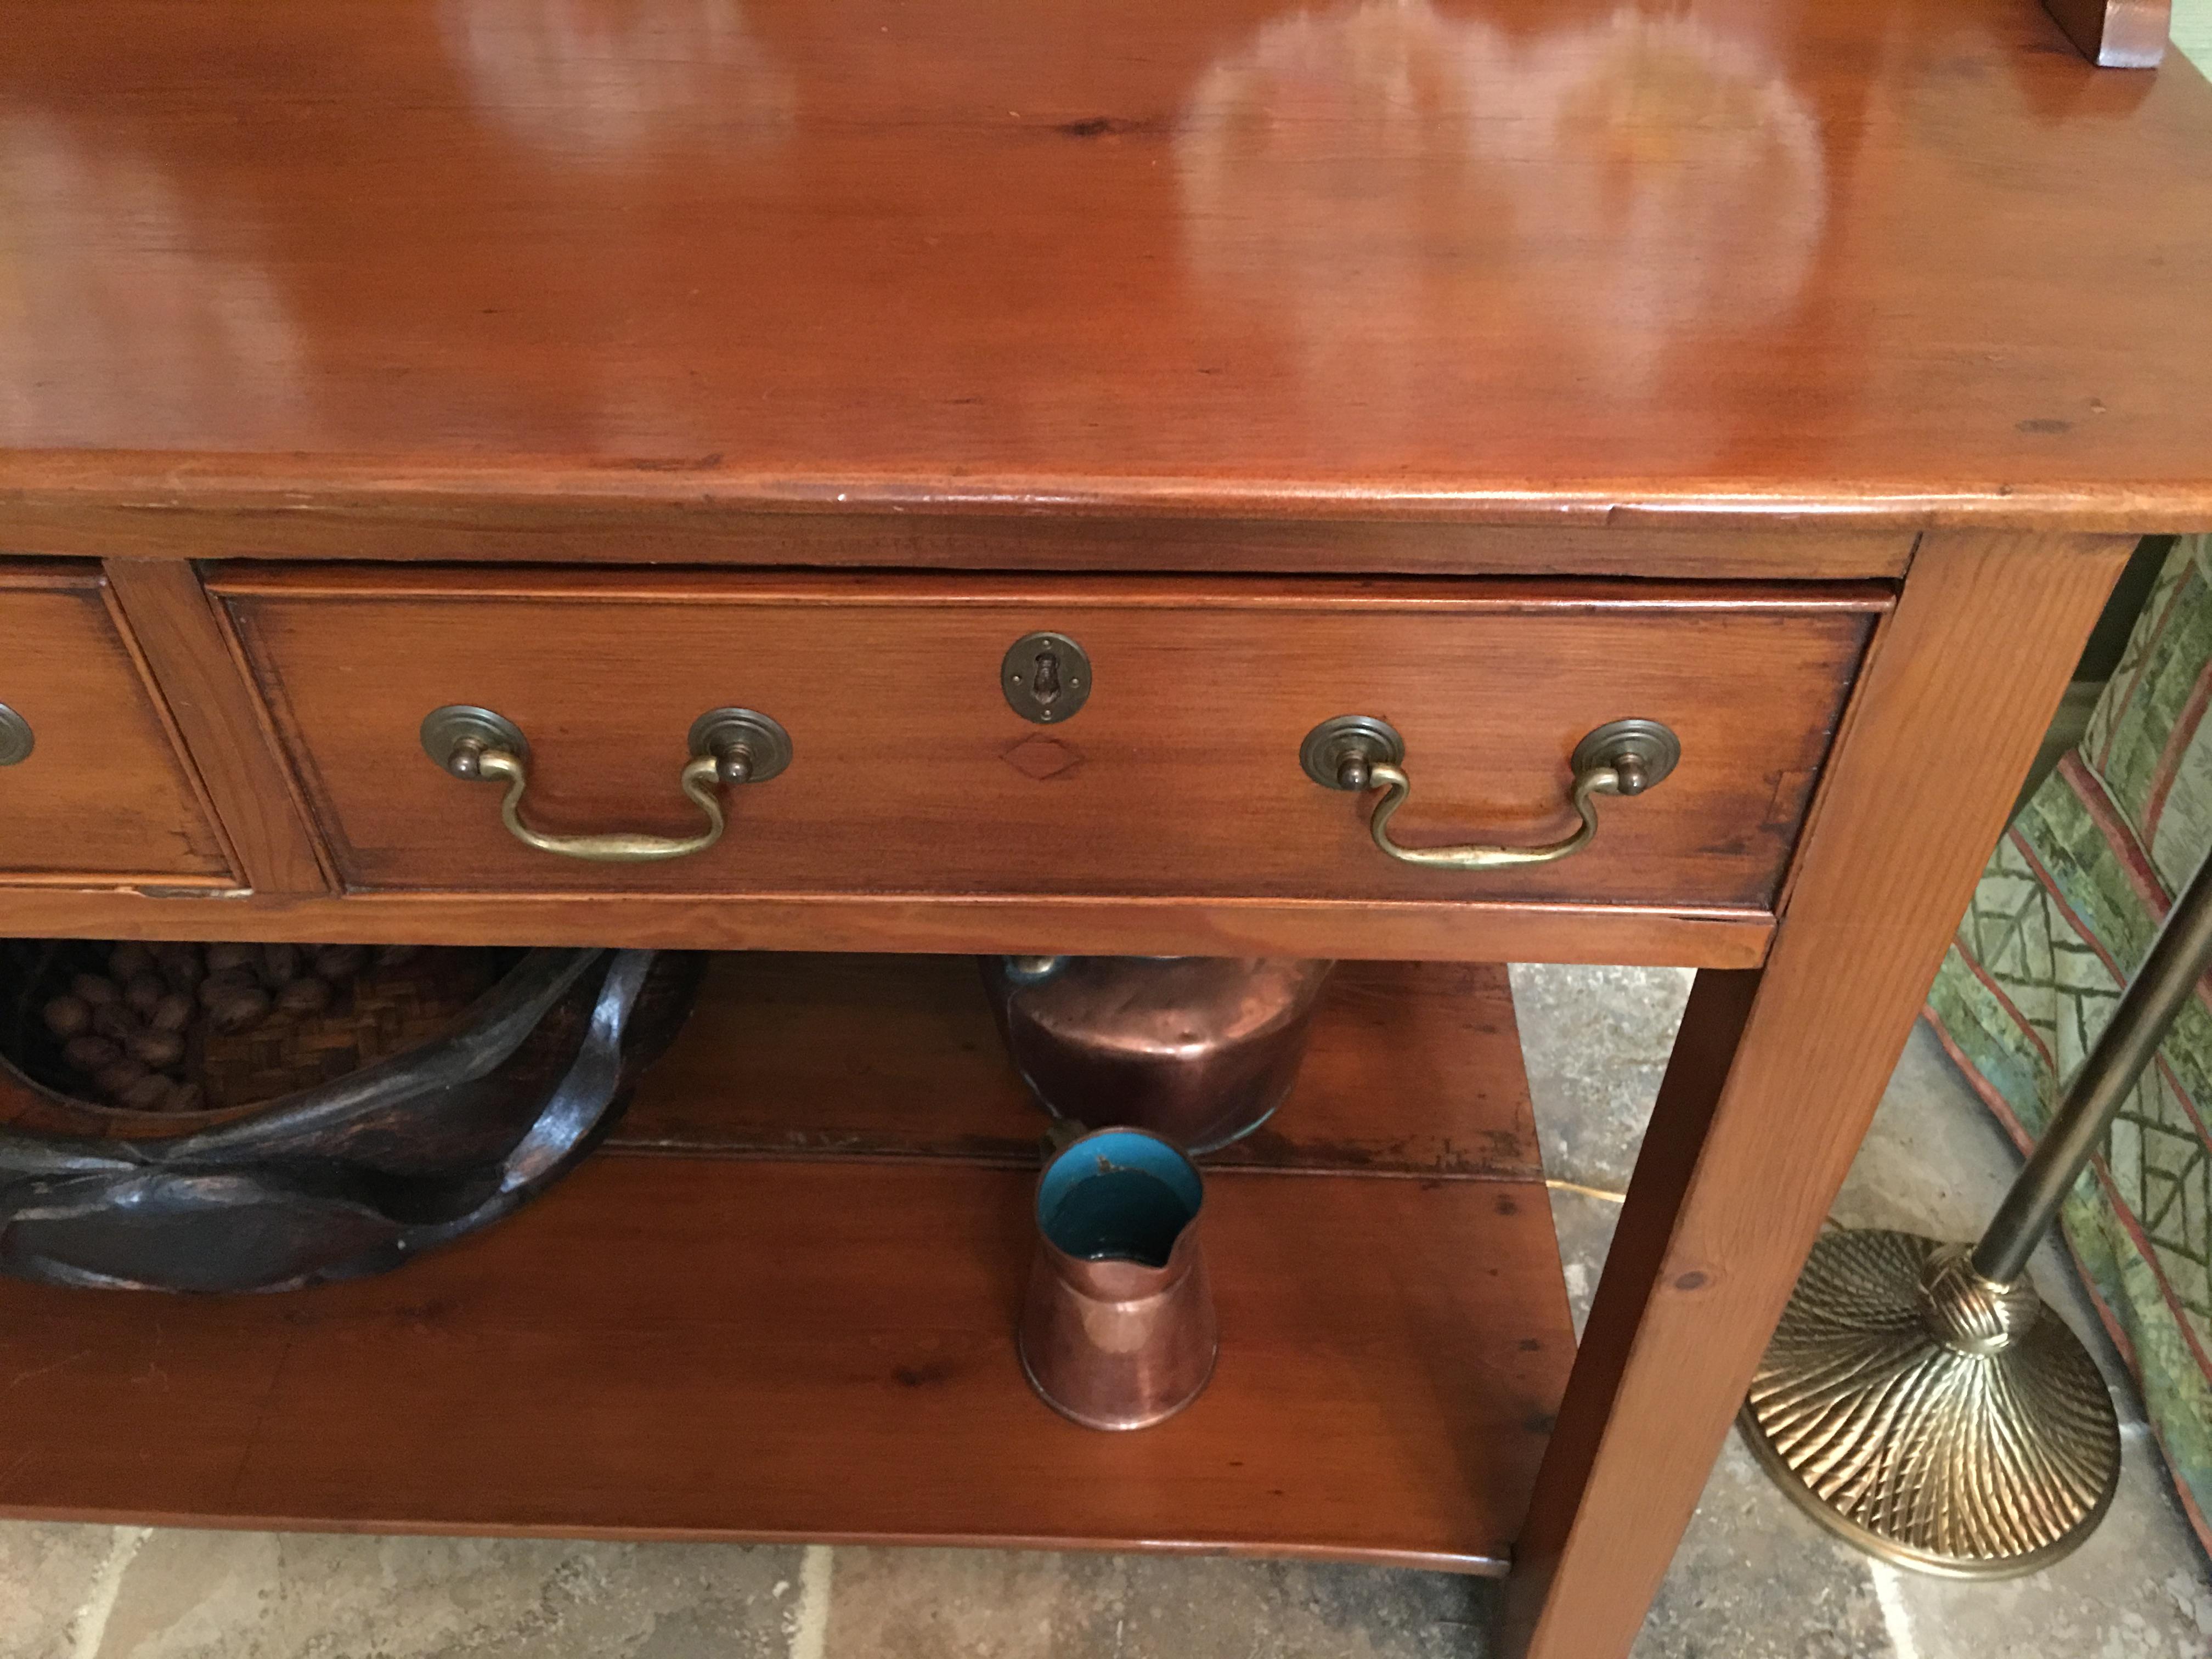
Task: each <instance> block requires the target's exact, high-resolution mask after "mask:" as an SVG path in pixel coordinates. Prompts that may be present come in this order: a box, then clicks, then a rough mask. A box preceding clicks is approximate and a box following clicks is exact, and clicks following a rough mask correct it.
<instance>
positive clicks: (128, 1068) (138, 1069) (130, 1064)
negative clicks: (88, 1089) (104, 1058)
mask: <svg viewBox="0 0 2212 1659" xmlns="http://www.w3.org/2000/svg"><path fill="white" fill-rule="evenodd" d="M149 1075H150V1074H149V1073H148V1072H147V1070H146V1067H145V1066H144V1065H143V1064H142V1063H141V1062H140V1061H138V1060H129V1059H125V1060H110V1061H109V1062H108V1063H107V1064H106V1065H105V1066H101V1067H100V1073H99V1074H98V1075H97V1076H96V1077H94V1079H93V1081H94V1083H97V1084H98V1085H100V1089H101V1091H102V1092H104V1093H106V1094H111V1095H119V1094H121V1093H122V1092H123V1091H125V1089H128V1088H129V1087H130V1086H131V1085H132V1084H134V1083H136V1082H137V1081H138V1079H141V1078H143V1077H146V1076H149Z"/></svg>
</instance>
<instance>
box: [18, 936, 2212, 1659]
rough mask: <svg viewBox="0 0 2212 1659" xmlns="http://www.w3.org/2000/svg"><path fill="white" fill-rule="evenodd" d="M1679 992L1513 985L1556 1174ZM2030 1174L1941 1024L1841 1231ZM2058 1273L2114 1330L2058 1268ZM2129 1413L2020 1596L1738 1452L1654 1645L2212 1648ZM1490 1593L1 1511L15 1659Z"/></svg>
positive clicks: (348, 1649) (616, 1652)
mask: <svg viewBox="0 0 2212 1659" xmlns="http://www.w3.org/2000/svg"><path fill="white" fill-rule="evenodd" d="M1687 982H1688V976H1687V975H1681V974H1674V973H1668V972H1654V971H1649V970H1631V969H1559V968H1544V969H1516V970H1515V975H1514V990H1515V996H1516V1002H1517V1004H1518V1006H1519V1008H1520V1012H1521V1018H1522V1028H1523V1036H1524V1040H1525V1042H1526V1045H1527V1048H1528V1060H1529V1073H1530V1081H1531V1085H1532V1086H1533V1088H1534V1092H1535V1097H1536V1104H1537V1111H1538V1116H1539V1120H1540V1122H1541V1126H1542V1127H1543V1130H1544V1132H1545V1135H1546V1143H1547V1144H1546V1155H1547V1159H1548V1161H1549V1163H1550V1165H1551V1167H1552V1170H1553V1172H1554V1173H1555V1174H1558V1175H1560V1176H1566V1177H1569V1178H1571V1179H1573V1180H1575V1181H1577V1182H1583V1183H1585V1184H1588V1185H1590V1186H1595V1187H1604V1188H1618V1187H1620V1185H1621V1184H1623V1183H1624V1182H1626V1178H1627V1176H1628V1172H1629V1168H1630V1164H1631V1163H1632V1159H1633V1157H1634V1153H1635V1147H1636V1143H1637V1139H1638V1135H1639V1133H1640V1132H1641V1127H1642V1122H1643V1118H1644V1113H1645V1112H1646V1111H1647V1110H1648V1109H1649V1108H1650V1100H1651V1096H1652V1092H1653V1091H1654V1090H1655V1089H1656V1086H1657V1082H1658V1077H1659V1072H1660V1068H1661V1066H1662V1064H1663V1063H1664V1060H1665V1058H1666V1054H1667V1050H1668V1045H1669V1043H1670V1042H1671V1041H1672V1038H1673V1032H1674V1023H1675V1021H1676V1019H1677V1018H1679V1017H1680V1009H1681V1000H1682V997H1683V994H1684V993H1685V989H1686V985H1687ZM2011 1164H2012V1158H2011V1154H2010V1152H2009V1150H2008V1147H2007V1146H2006V1145H2005V1143H2004V1142H2003V1141H2002V1139H2001V1138H2000V1137H1999V1136H1998V1134H1997V1133H1996V1131H1995V1130H1994V1129H1993V1128H1992V1127H1990V1124H1989V1123H1988V1122H1987V1121H1986V1120H1985V1119H1984V1117H1983V1115H1982V1114H1981V1112H1980V1110H1979V1109H1978V1107H1977V1106H1976V1105H1975V1103H1974V1102H1973V1100H1972V1097H1971V1096H1970V1095H1969V1094H1968V1093H1967V1092H1966V1089H1965V1087H1964V1085H1962V1084H1961V1082H1960V1079H1958V1077H1957V1076H1956V1074H1955V1073H1954V1072H1953V1071H1952V1070H1951V1068H1950V1066H1949V1064H1948V1061H1947V1060H1945V1059H1944V1058H1943V1055H1942V1051H1941V1050H1940V1049H1939V1048H1937V1047H1936V1044H1935V1042H1934V1041H1933V1039H1932V1038H1930V1037H1929V1036H1928V1034H1927V1033H1926V1032H1925V1031H1921V1032H1917V1033H1916V1034H1915V1036H1914V1038H1913V1041H1912V1043H1911V1047H1910V1048H1908V1050H1907V1051H1906V1053H1905V1058H1904V1061H1903V1063H1902V1064H1901V1065H1900V1066H1899V1069H1898V1073H1897V1076H1896V1079H1895V1080H1894V1082H1893V1084H1892V1085H1891V1087H1890V1091H1889V1095H1888V1098H1887V1101H1886V1103H1885V1104H1884V1106H1883V1109H1882V1112H1881V1117H1880V1119H1879V1120H1878V1121H1877V1123H1876V1125H1875V1132H1874V1134H1873V1136H1872V1137H1871V1138H1870V1139H1869V1141H1868V1143H1867V1146H1866V1149H1865V1151H1864V1152H1863V1154H1862V1155H1861V1157H1860V1159H1859V1162H1858V1165H1857V1169H1856V1170H1854V1171H1853V1173H1852V1176H1851V1180H1850V1185H1849V1186H1848V1188H1846V1189H1845V1192H1844V1196H1843V1198H1842V1200H1841V1201H1840V1202H1839V1203H1838V1206H1837V1215H1838V1218H1839V1219H1840V1220H1842V1221H1844V1222H1845V1223H1847V1224H1853V1225H1894V1226H1905V1227H1911V1228H1915V1229H1917V1230H1919V1231H1926V1232H1932V1233H1939V1234H1945V1235H1949V1236H1952V1237H1968V1236H1971V1235H1972V1232H1973V1231H1974V1229H1975V1228H1976V1226H1977V1225H1978V1223H1979V1221H1980V1220H1981V1219H1982V1218H1984V1216H1986V1215H1987V1213H1988V1212H1989V1210H1990V1206H1991V1204H1992V1202H1993V1201H1994V1199H1995V1196H1996V1194H1997V1192H1998V1191H1999V1190H2001V1189H2002V1186H2003V1183H2004V1182H2005V1180H2006V1179H2007V1177H2008V1172H2009V1170H2010V1168H2011ZM1554 1212H1555V1216H1556V1218H1557V1221H1558V1224H1559V1237H1560V1240H1561V1248H1562V1251H1563V1253H1564V1255H1565V1258H1566V1261H1567V1262H1568V1277H1569V1284H1570V1288H1571V1291H1573V1292H1574V1293H1575V1296H1576V1299H1577V1313H1578V1314H1579V1312H1580V1309H1581V1306H1582V1304H1583V1303H1584V1302H1586V1300H1587V1297H1588V1294H1589V1289H1590V1287H1591V1286H1592V1285H1594V1284H1595V1279H1596V1276H1597V1271H1598V1267H1599V1263H1600V1262H1601V1260H1602V1258H1603V1255H1604V1250H1605V1247H1606V1243H1607V1238H1608V1237H1609V1235H1610V1231H1611V1227H1612V1223H1613V1209H1612V1206H1609V1205H1607V1204H1606V1203H1605V1202H1603V1201H1601V1200H1595V1199H1591V1198H1586V1197H1583V1196H1580V1195H1577V1194H1568V1193H1559V1194H1555V1197H1554ZM2037 1271H2038V1278H2039V1281H2040V1282H2041V1283H2042V1285H2044V1287H2045V1294H2046V1295H2048V1296H2051V1297H2054V1298H2055V1299H2059V1300H2060V1302H2061V1305H2062V1306H2066V1307H2068V1308H2069V1310H2071V1312H2072V1313H2073V1316H2074V1321H2075V1328H2077V1329H2081V1330H2084V1331H2093V1330H2094V1322H2093V1320H2091V1319H2089V1318H2088V1317H2087V1315H2086V1314H2085V1313H2084V1312H2083V1311H2082V1310H2081V1299H2080V1292H2079V1290H2078V1287H2075V1286H2073V1285H2072V1284H2071V1280H2070V1278H2069V1273H2068V1270H2067V1269H2066V1267H2064V1266H2063V1263H2062V1262H2061V1261H2058V1260H2057V1258H2056V1257H2055V1256H2050V1255H2047V1258H2046V1259H2045V1260H2044V1261H2041V1262H2039V1264H2038V1270H2037ZM2100 1340H2101V1339H2100ZM2108 1358H2109V1356H2108ZM2122 1399H2123V1402H2124V1403H2123V1412H2124V1414H2125V1415H2126V1416H2127V1418H2128V1419H2129V1420H2128V1424H2127V1427H2126V1448H2127V1468H2126V1475H2125V1478H2124V1483H2123V1486H2122V1488H2121V1492H2120V1497H2119V1499H2118V1503H2117V1504H2116V1505H2115V1506H2114V1509H2113V1510H2112V1515H2111V1516H2110V1517H2109V1519H2108V1520H2107V1521H2106V1523H2105V1525H2104V1527H2103V1528H2102V1530H2101V1531H2100V1533H2099V1534H2097V1535H2096V1536H2095V1537H2094V1538H2093V1539H2092V1540H2091V1541H2090V1542H2089V1543H2088V1544H2087V1546H2086V1547H2084V1548H2083V1549H2082V1550H2081V1553H2079V1554H2077V1555H2075V1557H2073V1558H2072V1559H2070V1560H2069V1561H2066V1562H2064V1563H2063V1564H2061V1565H2059V1566H2057V1567H2056V1568H2054V1569H2052V1570H2051V1571H2049V1572H2046V1573H2045V1574H2043V1575H2041V1576H2040V1577H2035V1578H2031V1579H2027V1580H2021V1581H2017V1582H2015V1583H2009V1584H2002V1585H1996V1586H1987V1585H1984V1586H1969V1585H1954V1584H1948V1583H1942V1582H1939V1581H1936V1580H1932V1579H1927V1578H1922V1577H1912V1576H1909V1575H1904V1574H1900V1573H1898V1572H1896V1571H1892V1570H1890V1569H1888V1568H1886V1567H1883V1566H1881V1565H1877V1564H1875V1563H1873V1562H1871V1561H1869V1560H1867V1559H1864V1558H1863V1557H1861V1556H1859V1555H1857V1554H1855V1553H1852V1552H1850V1550H1848V1549H1846V1548H1844V1547H1841V1546H1839V1545H1837V1544H1834V1543H1832V1542H1831V1541H1829V1540H1828V1539H1827V1538H1826V1536H1825V1535H1824V1534H1821V1533H1820V1532H1819V1531H1817V1530H1816V1529H1815V1528H1814V1527H1813V1526H1812V1524H1811V1523H1810V1522H1808V1521H1807V1520H1805V1519H1804V1518H1803V1517H1802V1516H1800V1515H1799V1514H1798V1513H1797V1511H1796V1510H1795V1509H1793V1508H1792V1507H1791V1506H1790V1504H1788V1502H1787V1501H1786V1500H1785V1499H1784V1498H1783V1497H1782V1496H1781V1495H1780V1494H1779V1493H1778V1492H1777V1491H1775V1490H1774V1489H1773V1488H1772V1487H1771V1486H1770V1485H1769V1484H1768V1483H1767V1481H1766V1480H1765V1476H1764V1475H1763V1474H1760V1473H1759V1471H1758V1470H1757V1469H1756V1468H1754V1467H1753V1465H1752V1463H1751V1462H1750V1460H1749V1458H1748V1457H1747V1455H1746V1454H1745V1453H1744V1451H1743V1450H1742V1449H1741V1446H1740V1445H1738V1444H1737V1443H1735V1442H1734V1441H1731V1442H1730V1443H1729V1446H1728V1448H1727V1449H1726V1450H1725V1451H1724V1453H1723V1455H1722V1457H1721V1460H1720V1463H1719V1465H1718V1467H1717V1468H1716V1469H1715V1471H1714V1473H1713V1477H1712V1480H1711V1484H1710V1485H1709V1486H1707V1488H1706V1490H1705V1501H1704V1503H1703V1504H1702V1505H1701V1507H1700V1508H1699V1511H1698V1516H1697V1519H1696V1521H1695V1522H1694V1523H1693V1524H1692V1528H1691V1530H1690V1534H1689V1536H1688V1538H1687V1540H1686V1541H1685V1543H1684V1544H1683V1547H1682V1549H1681V1553H1680V1555H1679V1556H1678V1557H1677V1559H1676V1560H1675V1563H1674V1571H1673V1572H1672V1573H1671V1575H1670V1576H1669V1577H1668V1580H1667V1583H1666V1586H1665V1588H1664V1589H1663V1590H1662V1592H1661V1595H1660V1597H1659V1600H1658V1602H1657V1605H1656V1607H1654V1609H1653V1611H1652V1613H1651V1617H1650V1622H1649V1623H1648V1624H1647V1626H1645V1629H1644V1635H1643V1638H1642V1640H1641V1641H1640V1642H1639V1644H1638V1647H1637V1655H1638V1659H1969V1656H1973V1659H1979V1656H1982V1655H1985V1654H1994V1653H2006V1654H2011V1655H2020V1656H2051V1659H2212V1577H2208V1575H2207V1571H2206V1567H2205V1563H2204V1561H2203V1558H2202V1557H2201V1556H2200V1555H2199V1554H2198V1553H2197V1549H2196V1547H2195V1545H2194V1542H2193V1541H2192V1540H2191V1536H2190V1534H2189V1533H2188V1531H2187V1528H2185V1525H2184V1523H2183V1522H2182V1520H2181V1516H2180V1512H2179V1508H2178V1506H2177V1505H2176V1504H2175V1501H2174V1498H2173V1495H2172V1492H2171V1491H2170V1490H2169V1489H2168V1487H2167V1486H2166V1480H2165V1476H2164V1474H2163V1471H2162V1470H2161V1469H2160V1467H2159V1465H2158V1463H2157V1460H2156V1455H2155V1453H2154V1449H2152V1447H2151V1446H2150V1444H2149V1443H2148V1435H2147V1432H2146V1431H2145V1430H2144V1428H2143V1426H2142V1422H2141V1419H2140V1413H2139V1408H2137V1407H2134V1406H2133V1405H2132V1404H2131V1403H2130V1402H2129V1401H2128V1396H2127V1395H2126V1391H2125V1389H2124V1387H2123V1389H2122ZM4 1434H5V1422H4V1418H0V1437H3V1436H4ZM1492 1594H1493V1590H1492V1586H1490V1585H1489V1584H1488V1583H1485V1582H1482V1581H1474V1580H1465V1579H1458V1578H1453V1577H1443V1576H1438V1575H1431V1574H1425V1573H1413V1572H1392V1571H1375V1570H1366V1569H1356V1568H1346V1567H1305V1566H1285V1565H1255V1564H1251V1563H1241V1562H1230V1561H1163V1560H1156V1559H1145V1558H1134V1557H1128V1558H1122V1557H1084V1556H1050V1555H1034V1554H1020V1553H991V1552H984V1551H949V1550H948V1551H930V1550H913V1551H891V1550H866V1549H840V1550H829V1549H798V1548H757V1549H746V1548H739V1547H731V1546H721V1545H682V1544H664V1545H605V1544H590V1543H569V1542H545V1543H529V1542H499V1541H476V1540H458V1539H372V1538H335V1537H309V1536H291V1537H280V1536H276V1535H271V1534H217V1533H190V1532H173V1531H160V1530H156V1531H148V1530H145V1529H143V1528H101V1527H64V1526H43V1525H29V1524H12V1525H0V1659H95V1656H97V1659H203V1656H204V1659H218V1656H219V1659H432V1656H460V1655H470V1656H483V1659H505V1656H514V1659H524V1656H527V1659H586V1656H589V1659H1094V1656H1095V1659H1472V1656H1480V1655H1481V1654H1483V1653H1484V1652H1485V1651H1486V1635H1485V1631H1486V1621H1487V1619H1488V1616H1489V1612H1490V1607H1491V1601H1492Z"/></svg>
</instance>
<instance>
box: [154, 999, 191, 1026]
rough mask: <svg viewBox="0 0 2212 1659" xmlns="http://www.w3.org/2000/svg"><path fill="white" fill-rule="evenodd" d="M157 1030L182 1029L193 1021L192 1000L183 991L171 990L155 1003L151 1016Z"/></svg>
mask: <svg viewBox="0 0 2212 1659" xmlns="http://www.w3.org/2000/svg"><path fill="white" fill-rule="evenodd" d="M151 1018H152V1024H153V1026H154V1029H155V1030H157V1031H181V1030H184V1029H185V1027H186V1026H187V1025H190V1024H191V1023H192V1000H191V998H190V997H188V996H186V995H185V994H184V993H183V992H182V991H171V992H168V993H167V994H165V995H164V996H163V997H162V998H161V1001H160V1002H159V1003H157V1004H155V1007H154V1012H153V1015H152V1017H151Z"/></svg>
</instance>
